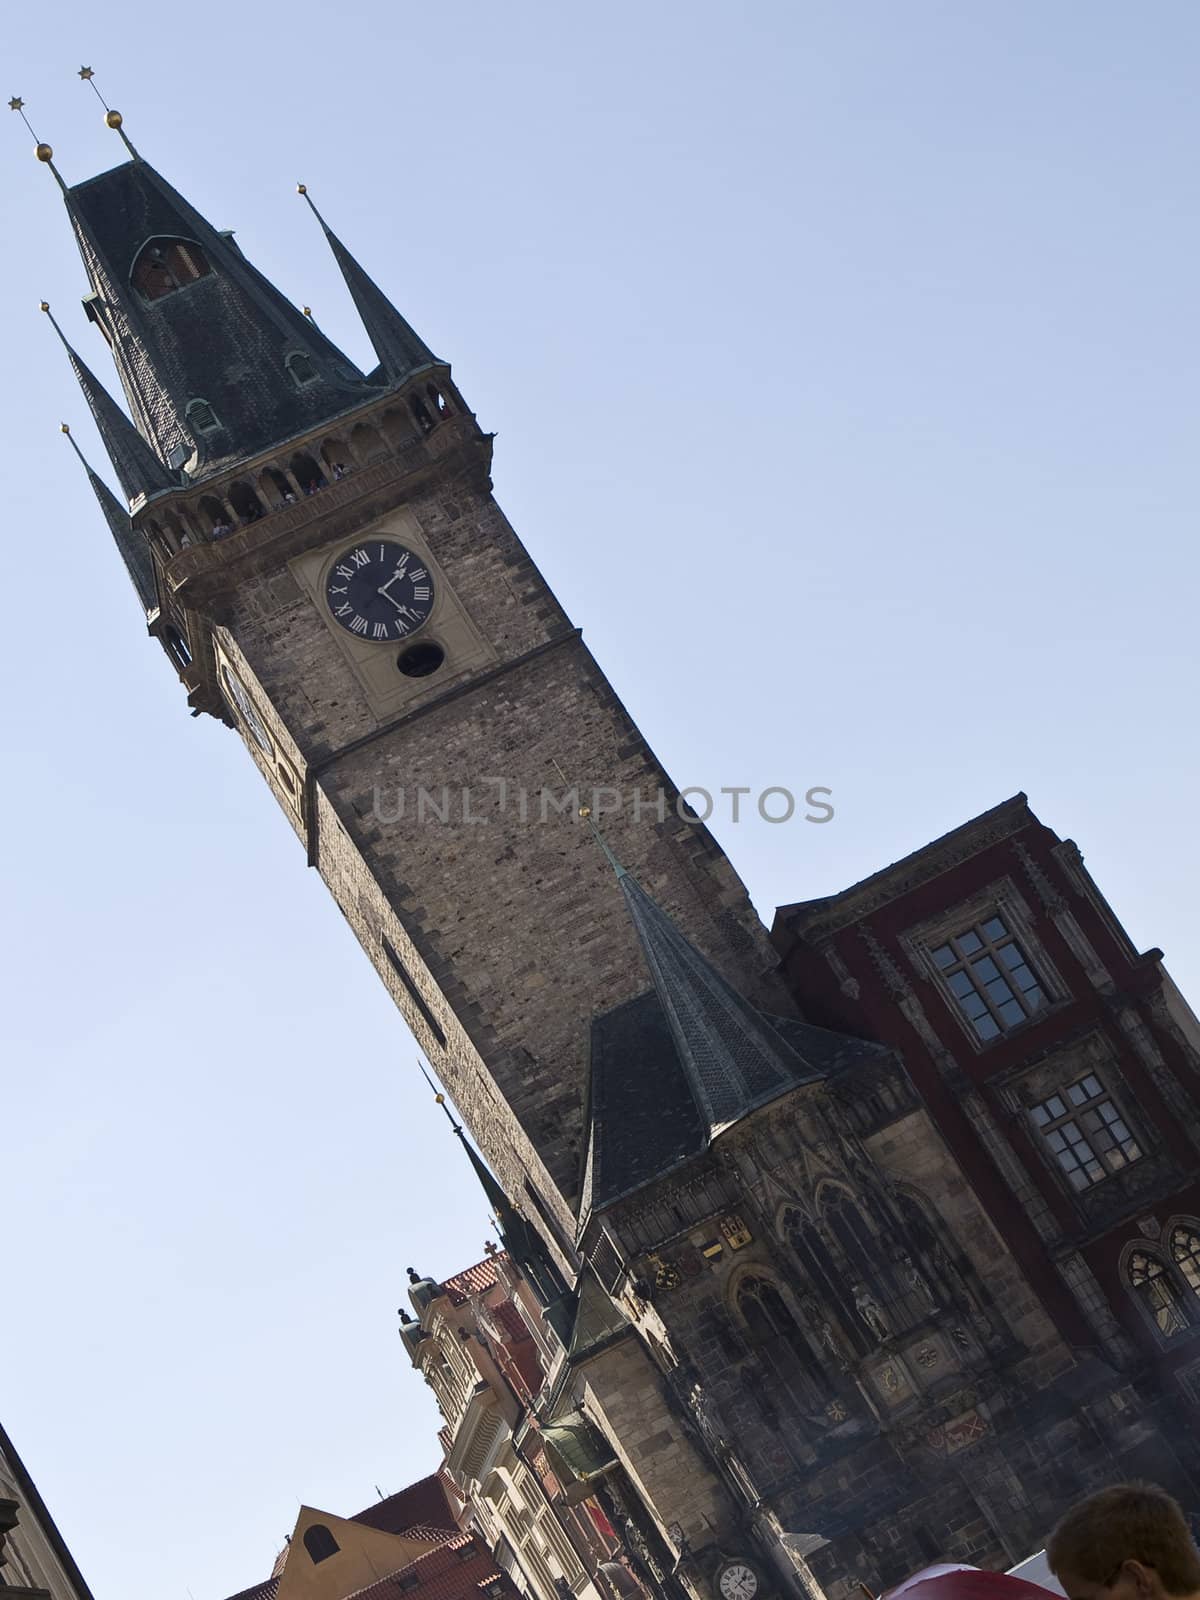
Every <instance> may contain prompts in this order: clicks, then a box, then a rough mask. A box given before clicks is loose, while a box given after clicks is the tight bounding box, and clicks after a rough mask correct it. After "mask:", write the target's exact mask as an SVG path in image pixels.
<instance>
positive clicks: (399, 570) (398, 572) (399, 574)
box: [379, 562, 407, 594]
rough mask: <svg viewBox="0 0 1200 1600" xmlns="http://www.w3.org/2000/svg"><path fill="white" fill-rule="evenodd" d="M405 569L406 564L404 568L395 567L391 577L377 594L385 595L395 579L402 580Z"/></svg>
mask: <svg viewBox="0 0 1200 1600" xmlns="http://www.w3.org/2000/svg"><path fill="white" fill-rule="evenodd" d="M406 567H407V562H406V563H405V566H404V567H397V568H396V570H395V572H393V573H392V575H391V577H390V578H389V579H388V581H387V582H386V583H385V584H384V585H383V587H382V588H381V589H380V591H379V593H380V594H387V592H388V590H389V589H390V588H391V587H392V585H393V584H394V583H395V581H396V579H397V578H403V577H404V576H405V568H406Z"/></svg>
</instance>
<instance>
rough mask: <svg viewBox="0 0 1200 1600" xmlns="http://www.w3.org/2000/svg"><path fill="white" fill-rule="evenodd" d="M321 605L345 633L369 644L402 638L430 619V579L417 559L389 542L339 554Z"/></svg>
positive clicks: (372, 542) (366, 543)
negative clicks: (327, 609)
mask: <svg viewBox="0 0 1200 1600" xmlns="http://www.w3.org/2000/svg"><path fill="white" fill-rule="evenodd" d="M325 603H326V604H327V605H328V607H329V610H330V612H331V614H332V616H333V619H334V621H335V622H339V623H340V624H341V625H342V627H343V628H345V630H346V632H347V633H353V634H355V635H356V636H357V637H358V638H359V639H366V640H367V641H368V642H369V643H372V644H393V643H395V641H396V640H397V639H407V638H408V637H409V635H410V634H413V633H416V631H417V629H418V628H419V627H421V625H422V624H423V623H424V622H427V621H428V620H429V613H430V612H431V611H432V610H433V579H432V578H431V577H430V576H429V571H428V569H427V568H426V567H425V566H424V565H423V564H422V562H421V558H420V557H419V556H415V555H413V553H412V551H411V550H406V549H405V548H404V546H403V545H402V544H396V543H395V541H394V540H391V539H370V540H364V541H363V543H362V544H356V545H351V547H350V548H349V549H348V550H344V551H343V552H342V554H341V555H340V556H339V557H338V559H337V560H336V561H335V562H334V564H333V566H332V567H331V568H330V570H329V576H328V577H327V578H326V580H325Z"/></svg>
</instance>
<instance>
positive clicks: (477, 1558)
mask: <svg viewBox="0 0 1200 1600" xmlns="http://www.w3.org/2000/svg"><path fill="white" fill-rule="evenodd" d="M464 1552H467V1553H466V1554H464ZM470 1552H473V1553H470ZM414 1580H415V1581H414ZM491 1583H496V1584H499V1585H500V1587H501V1589H502V1591H503V1593H504V1594H505V1595H506V1596H510V1595H513V1596H515V1595H516V1594H517V1592H518V1591H517V1589H516V1587H515V1585H514V1584H513V1582H512V1579H511V1578H509V1577H508V1576H507V1575H506V1574H505V1573H503V1572H500V1571H498V1570H497V1567H496V1562H495V1559H494V1557H493V1556H492V1555H491V1553H490V1552H489V1551H487V1550H485V1549H484V1548H483V1546H482V1545H481V1544H479V1542H478V1541H477V1540H476V1539H474V1538H473V1537H472V1536H471V1535H470V1534H469V1533H464V1534H460V1535H459V1537H458V1538H457V1539H451V1540H448V1541H447V1543H446V1544H444V1545H442V1546H441V1547H440V1548H439V1549H437V1550H431V1551H429V1553H428V1554H427V1555H423V1556H418V1557H417V1559H416V1560H415V1561H410V1562H409V1564H408V1565H407V1566H406V1567H401V1568H400V1570H399V1571H398V1572H393V1573H392V1574H391V1575H390V1576H389V1577H387V1578H381V1579H380V1580H379V1582H378V1583H373V1584H371V1585H370V1586H369V1587H368V1588H366V1589H360V1590H359V1591H358V1593H357V1594H356V1595H354V1596H352V1597H351V1600H398V1597H399V1596H401V1595H406V1596H410V1597H411V1600H479V1593H480V1590H481V1589H482V1588H483V1587H484V1585H485V1584H491Z"/></svg>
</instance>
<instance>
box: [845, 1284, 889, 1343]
mask: <svg viewBox="0 0 1200 1600" xmlns="http://www.w3.org/2000/svg"><path fill="white" fill-rule="evenodd" d="M854 1309H855V1310H856V1311H857V1312H858V1314H859V1316H860V1317H861V1318H862V1319H863V1321H864V1322H865V1323H866V1325H867V1327H868V1328H870V1330H871V1332H872V1333H873V1334H874V1335H875V1337H876V1338H877V1339H888V1338H890V1337H891V1332H892V1330H891V1329H890V1328H889V1327H888V1324H887V1318H886V1317H885V1316H884V1314H883V1307H882V1306H881V1305H880V1304H879V1301H878V1300H876V1298H875V1296H874V1295H873V1294H872V1293H871V1291H870V1290H869V1289H868V1288H867V1287H866V1286H865V1284H861V1283H858V1284H855V1286H854Z"/></svg>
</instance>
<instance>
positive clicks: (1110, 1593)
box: [1046, 1483, 1200, 1600]
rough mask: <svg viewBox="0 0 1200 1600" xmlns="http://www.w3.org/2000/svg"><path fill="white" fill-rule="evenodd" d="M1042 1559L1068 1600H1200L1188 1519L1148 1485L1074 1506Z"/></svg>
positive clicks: (1199, 1571) (1121, 1488)
mask: <svg viewBox="0 0 1200 1600" xmlns="http://www.w3.org/2000/svg"><path fill="white" fill-rule="evenodd" d="M1046 1559H1047V1560H1048V1562H1049V1564H1050V1570H1051V1571H1052V1572H1053V1573H1054V1575H1055V1577H1056V1578H1057V1579H1058V1581H1059V1583H1060V1584H1061V1585H1062V1587H1063V1589H1064V1591H1065V1592H1066V1595H1067V1600H1200V1555H1198V1554H1197V1552H1196V1546H1195V1544H1194V1543H1193V1541H1192V1535H1191V1532H1190V1530H1189V1528H1188V1524H1187V1519H1186V1517H1185V1516H1184V1514H1183V1511H1182V1509H1181V1508H1180V1506H1179V1504H1178V1502H1177V1501H1175V1500H1173V1499H1172V1498H1171V1496H1170V1495H1169V1494H1167V1492H1166V1491H1165V1490H1164V1489H1158V1488H1155V1487H1154V1485H1152V1484H1148V1483H1119V1484H1115V1485H1114V1486H1113V1487H1112V1488H1109V1489H1101V1490H1100V1491H1099V1493H1097V1494H1093V1495H1090V1496H1089V1497H1088V1498H1087V1499H1086V1500H1081V1501H1080V1502H1079V1504H1078V1505H1075V1506H1072V1507H1071V1509H1070V1511H1068V1512H1067V1514H1066V1515H1065V1516H1064V1517H1063V1518H1062V1520H1061V1522H1060V1523H1059V1524H1058V1526H1057V1527H1056V1528H1055V1530H1054V1532H1053V1533H1052V1534H1051V1536H1050V1542H1049V1544H1048V1545H1047V1546H1046Z"/></svg>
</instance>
